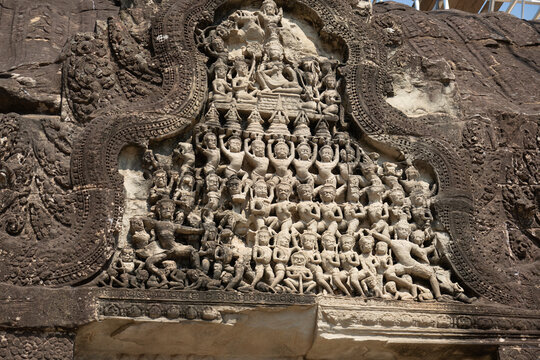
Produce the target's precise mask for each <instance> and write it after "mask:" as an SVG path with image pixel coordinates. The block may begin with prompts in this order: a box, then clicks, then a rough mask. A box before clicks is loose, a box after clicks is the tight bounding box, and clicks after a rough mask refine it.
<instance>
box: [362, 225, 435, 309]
mask: <svg viewBox="0 0 540 360" xmlns="http://www.w3.org/2000/svg"><path fill="white" fill-rule="evenodd" d="M411 232H412V231H411V227H410V225H409V224H405V223H398V224H396V225H395V226H394V236H395V238H394V239H391V238H390V237H388V236H386V235H383V234H379V233H376V232H372V235H373V237H375V238H376V239H377V240H379V241H384V242H385V243H387V244H388V246H389V247H390V249H392V251H393V253H394V256H395V257H396V260H397V264H395V265H394V266H393V267H394V271H395V274H396V275H403V274H409V275H411V276H412V277H413V278H414V277H417V278H420V279H424V280H428V281H429V283H430V285H431V289H432V291H433V294H434V295H435V298H436V299H440V298H441V292H440V288H439V282H438V281H437V276H436V274H435V271H434V270H433V268H432V267H431V266H430V265H429V260H428V258H427V254H426V251H425V249H422V248H421V247H420V246H418V245H417V244H415V243H413V242H411V241H409V235H410V234H411ZM413 256H415V257H416V258H418V259H420V260H421V261H422V262H419V261H418V260H416V259H414V258H413ZM390 280H394V281H395V279H390ZM396 283H398V284H399V282H397V281H396ZM414 295H415V297H416V294H414Z"/></svg>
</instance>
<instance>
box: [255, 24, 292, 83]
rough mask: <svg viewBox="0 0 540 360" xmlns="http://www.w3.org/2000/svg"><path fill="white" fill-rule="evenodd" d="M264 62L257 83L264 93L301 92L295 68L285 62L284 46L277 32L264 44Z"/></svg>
mask: <svg viewBox="0 0 540 360" xmlns="http://www.w3.org/2000/svg"><path fill="white" fill-rule="evenodd" d="M264 50H265V54H264V57H263V62H262V63H261V64H260V65H259V66H258V68H257V72H256V73H257V83H258V84H259V87H260V89H261V91H262V92H263V93H265V92H271V93H289V94H300V93H301V92H302V88H301V87H300V84H299V83H298V79H297V75H296V72H295V71H294V69H293V68H292V67H291V66H290V65H288V64H286V63H285V62H284V53H283V46H282V45H281V43H280V42H279V38H278V36H277V33H275V32H274V33H272V35H271V37H270V39H269V41H268V42H267V43H266V44H265V46H264Z"/></svg>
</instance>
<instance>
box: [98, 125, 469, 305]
mask: <svg viewBox="0 0 540 360" xmlns="http://www.w3.org/2000/svg"><path fill="white" fill-rule="evenodd" d="M209 134H210V135H209ZM212 136H213V140H214V141H217V138H216V136H215V134H214V133H211V132H207V133H206V138H207V139H206V140H205V141H204V144H200V143H197V141H196V147H197V148H198V152H197V154H198V155H199V156H197V155H196V154H195V152H193V146H191V144H189V143H182V142H181V143H179V146H178V147H177V149H176V150H175V151H173V154H172V155H170V156H169V158H170V159H169V161H159V160H158V158H157V157H156V156H154V155H153V153H152V152H151V151H147V153H146V154H145V159H144V165H145V167H146V168H147V170H148V171H149V173H151V172H152V171H153V174H152V177H153V181H152V182H153V185H152V187H151V189H150V190H149V200H148V203H149V206H150V208H151V209H152V212H151V213H150V214H148V216H141V217H134V218H132V219H131V236H130V239H129V240H130V244H131V247H126V248H124V249H123V255H124V256H120V257H119V258H118V259H117V260H116V261H115V262H114V264H115V266H113V267H111V268H110V269H109V270H108V272H104V273H103V274H102V275H101V276H100V277H98V278H97V279H95V282H94V283H96V282H97V283H98V284H101V285H108V286H128V287H147V288H156V287H157V288H175V289H180V288H189V289H218V288H223V289H227V290H233V289H234V290H239V291H248V290H254V289H256V290H260V291H272V292H283V291H290V292H300V293H309V292H314V293H321V292H324V293H341V294H345V295H359V296H376V297H385V298H394V299H413V298H414V299H419V300H427V299H431V298H433V297H435V298H438V299H440V298H441V296H442V293H444V292H446V293H447V294H449V295H452V296H454V297H456V298H459V299H461V300H467V301H468V300H469V298H467V297H466V296H465V295H464V294H463V290H462V289H461V288H460V287H459V285H457V284H456V283H453V282H452V281H451V280H450V273H449V272H448V271H447V270H444V269H443V268H441V267H440V266H436V265H437V264H438V260H439V259H440V258H441V256H444V254H442V253H443V252H444V246H438V245H440V244H439V242H440V239H441V238H442V239H443V240H444V239H447V237H448V235H447V234H446V233H444V232H443V231H439V230H438V231H435V230H433V228H432V222H433V215H432V213H431V210H430V204H429V203H430V199H429V197H430V196H431V195H432V193H433V192H434V186H431V185H430V184H429V183H428V182H426V181H423V180H420V179H419V176H420V175H419V172H418V170H417V169H416V168H415V167H414V165H412V164H411V163H407V164H406V165H405V169H403V166H402V165H398V164H395V163H391V162H384V163H382V166H381V165H379V163H378V161H377V160H376V156H375V155H374V154H370V155H371V156H370V155H368V154H366V153H365V152H364V151H363V150H362V149H361V148H360V146H359V145H357V144H351V143H345V144H343V145H341V147H342V149H341V150H340V145H339V144H334V145H333V148H332V146H331V145H328V146H326V147H324V146H323V148H322V149H321V153H322V152H323V151H324V150H326V149H328V153H326V154H320V155H321V160H320V161H319V160H317V159H316V156H317V149H316V146H317V145H315V144H311V145H310V144H307V142H306V140H305V139H297V142H300V143H301V144H307V146H305V148H306V150H309V151H310V152H311V151H312V147H313V148H315V149H314V151H313V152H314V153H315V154H314V155H311V154H307V155H306V154H304V156H306V157H307V158H310V157H312V159H309V160H306V161H307V162H308V163H309V164H308V166H306V167H305V169H306V172H307V174H308V176H307V177H305V178H303V177H302V176H300V177H299V176H298V175H299V173H301V171H298V168H296V169H295V171H294V172H293V171H292V170H291V169H289V166H290V165H291V164H292V163H293V160H295V158H294V157H293V158H292V159H287V160H286V162H287V167H282V168H280V163H279V162H277V163H275V160H276V158H279V155H276V157H274V156H270V158H269V159H266V165H265V167H266V168H267V167H268V164H269V163H270V164H271V165H272V166H273V167H275V169H274V172H271V173H269V174H266V173H263V172H257V171H256V170H257V167H256V166H257V165H260V163H261V161H254V162H253V165H255V167H253V166H249V165H250V163H249V162H246V163H244V156H247V157H249V156H253V157H254V156H255V155H254V154H252V153H251V152H250V151H251V149H250V148H249V142H250V140H249V139H246V140H245V141H246V142H245V145H244V146H245V149H244V150H243V151H242V150H241V145H242V142H241V141H240V139H237V138H235V137H234V136H233V137H231V138H230V139H229V140H231V139H233V140H238V143H237V144H236V145H234V144H232V143H229V148H227V146H226V144H225V142H224V141H223V138H221V144H220V148H221V149H219V148H217V144H214V148H215V149H217V151H219V155H218V157H220V156H221V152H223V153H224V154H225V157H228V156H227V152H229V153H233V154H239V153H241V155H242V158H241V159H242V160H241V162H239V164H240V166H239V170H236V169H235V168H232V169H231V163H233V160H231V161H230V162H229V163H228V164H220V162H218V161H215V162H214V163H211V162H212V156H210V155H208V154H206V153H205V150H207V149H210V148H211V146H209V142H208V141H207V140H208V138H209V137H212ZM198 137H199V135H198V134H195V138H198ZM259 141H260V142H261V143H262V146H261V148H262V151H263V152H262V154H261V155H262V156H264V150H265V148H266V147H268V149H267V150H268V152H269V153H270V152H271V151H272V144H273V139H268V140H267V142H268V144H264V140H263V139H259ZM280 144H283V145H284V146H283V147H284V149H285V148H286V150H287V152H290V151H291V150H292V152H293V156H294V146H295V144H294V142H292V141H291V142H289V144H287V143H286V142H285V141H281V142H280ZM265 145H266V146H265ZM235 146H237V147H236V152H232V149H231V147H232V148H234V147H235ZM276 147H277V146H276ZM251 148H253V144H252V146H251ZM299 148H301V147H300V146H297V149H299ZM276 151H277V150H276ZM306 152H307V151H306ZM254 153H255V152H254ZM340 153H341V154H342V155H341V157H342V159H344V161H343V162H342V163H339V164H337V163H336V164H334V165H330V166H329V167H328V168H327V170H328V174H329V176H327V177H326V178H325V179H324V181H321V180H320V177H321V174H320V173H319V174H316V173H311V172H310V168H314V169H316V168H321V169H325V168H324V164H325V163H328V162H325V161H323V160H324V159H327V160H331V161H336V162H337V161H338V160H339V154H340ZM287 155H289V157H290V154H287ZM299 156H300V154H299ZM281 157H282V158H283V157H285V155H282V156H281ZM349 159H350V161H349V162H347V161H345V160H349ZM209 163H211V166H209ZM317 163H319V164H317ZM274 164H276V165H274ZM313 164H315V166H313ZM321 164H322V165H321ZM246 165H248V166H246ZM338 165H339V166H338ZM335 167H338V168H339V170H338V171H337V172H338V173H337V174H334V173H333V172H332V171H333V170H334V168H335ZM203 171H204V172H205V173H206V177H205V179H204V180H203V179H202V178H201V177H200V175H201V173H203ZM218 174H220V175H218ZM225 176H227V178H225ZM336 186H339V187H338V188H336ZM293 190H296V193H295V194H294V195H293ZM338 198H339V199H338ZM337 199H338V201H339V202H338V201H336V200H337ZM443 243H447V241H446V240H445V241H443ZM426 244H427V245H426ZM437 247H438V248H439V249H438V250H437ZM374 249H375V253H373V251H374ZM383 259H384V261H383ZM126 264H130V265H129V266H128V269H126V268H125V267H126ZM407 294H409V295H407Z"/></svg>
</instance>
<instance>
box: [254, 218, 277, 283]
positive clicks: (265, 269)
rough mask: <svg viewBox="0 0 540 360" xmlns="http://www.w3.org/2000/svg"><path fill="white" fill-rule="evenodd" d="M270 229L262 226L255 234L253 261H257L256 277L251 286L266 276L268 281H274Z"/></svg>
mask: <svg viewBox="0 0 540 360" xmlns="http://www.w3.org/2000/svg"><path fill="white" fill-rule="evenodd" d="M271 236H272V235H271V233H270V230H268V229H267V228H260V229H259V230H257V234H256V235H255V246H254V247H253V261H254V262H255V278H254V279H253V282H252V283H251V286H255V285H257V283H258V282H259V281H261V280H262V279H263V278H264V277H265V276H266V279H265V280H266V281H265V282H266V283H267V284H272V283H273V282H274V278H275V275H274V271H273V270H272V266H271V265H270V262H271V261H272V255H273V251H272V249H271V248H270V246H269V245H270V238H271Z"/></svg>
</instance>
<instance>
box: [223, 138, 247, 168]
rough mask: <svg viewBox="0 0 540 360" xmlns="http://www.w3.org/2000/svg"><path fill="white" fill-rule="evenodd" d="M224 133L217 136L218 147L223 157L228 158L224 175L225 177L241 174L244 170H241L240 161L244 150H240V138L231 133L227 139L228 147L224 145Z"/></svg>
mask: <svg viewBox="0 0 540 360" xmlns="http://www.w3.org/2000/svg"><path fill="white" fill-rule="evenodd" d="M224 137H225V134H221V135H220V136H219V147H220V148H221V151H222V152H223V154H225V157H227V159H229V164H228V165H227V167H226V168H225V171H224V175H225V177H226V178H228V177H231V176H232V175H238V176H242V175H243V174H244V173H245V172H244V171H243V170H242V162H243V161H244V155H245V152H243V151H242V140H240V138H239V137H238V136H236V135H233V136H231V137H230V138H229V140H227V144H228V145H229V148H228V149H227V148H226V147H225V144H224V143H223V138H224Z"/></svg>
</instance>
